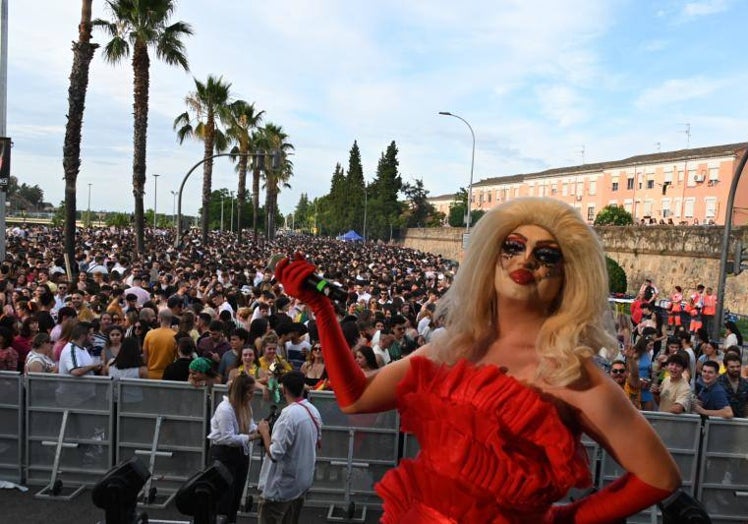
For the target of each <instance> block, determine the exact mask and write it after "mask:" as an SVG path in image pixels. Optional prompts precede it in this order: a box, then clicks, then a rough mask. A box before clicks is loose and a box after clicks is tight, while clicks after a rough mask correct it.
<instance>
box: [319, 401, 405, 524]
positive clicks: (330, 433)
mask: <svg viewBox="0 0 748 524" xmlns="http://www.w3.org/2000/svg"><path fill="white" fill-rule="evenodd" d="M309 399H310V401H311V402H312V403H313V404H314V405H315V406H316V407H317V409H318V410H319V412H320V415H321V416H322V422H323V430H322V435H323V437H322V450H321V451H319V452H318V453H317V471H316V473H315V475H316V476H315V482H314V484H313V485H312V488H311V490H310V492H309V495H308V496H307V500H308V501H309V504H310V505H325V504H329V505H330V511H329V513H328V520H338V519H341V520H344V519H348V520H355V521H361V522H363V521H364V520H365V518H366V513H365V507H366V506H368V505H377V506H378V505H380V504H381V500H380V499H379V497H378V496H377V495H376V493H375V492H374V484H375V483H377V482H379V480H381V478H382V477H383V476H384V474H385V473H386V472H387V471H388V470H389V469H391V468H392V467H394V466H396V465H397V462H398V440H399V438H400V417H399V415H398V413H397V411H394V410H393V411H386V412H383V413H371V414H361V415H347V414H345V413H343V412H342V411H341V410H340V408H339V407H338V403H337V401H336V400H335V395H334V394H333V393H332V392H329V391H313V392H311V393H310V395H309ZM341 496H342V498H343V501H344V502H343V507H342V510H343V511H342V515H344V516H337V513H338V512H337V510H338V509H341V508H339V507H337V506H336V504H337V503H339V502H340V500H341ZM356 505H358V506H359V507H361V508H362V512H361V513H360V514H359V515H358V516H357V517H355V518H354V514H355V513H356V509H355V506H356Z"/></svg>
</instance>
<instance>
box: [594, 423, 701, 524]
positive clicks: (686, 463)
mask: <svg viewBox="0 0 748 524" xmlns="http://www.w3.org/2000/svg"><path fill="white" fill-rule="evenodd" d="M642 414H643V415H644V417H645V418H646V419H647V420H648V421H649V423H650V424H652V427H653V428H654V430H655V431H656V432H657V434H658V435H659V436H660V438H661V439H662V441H663V443H664V444H665V447H667V448H668V450H670V453H671V454H672V455H673V459H675V463H676V464H677V465H678V469H679V470H680V474H681V477H682V478H683V490H684V491H686V492H688V493H690V494H692V495H695V493H694V486H695V485H696V479H697V468H698V465H699V462H698V452H699V440H700V438H701V417H700V416H699V415H689V414H682V415H673V414H669V413H657V412H651V411H645V412H643V413H642ZM623 473H624V470H623V468H621V466H620V465H619V464H618V463H617V462H616V461H615V459H614V458H613V457H611V456H610V455H609V454H608V453H607V452H605V450H603V453H602V460H601V468H600V477H599V479H598V487H600V488H602V487H603V486H605V485H607V484H610V483H611V482H613V481H614V480H616V479H617V478H618V477H620V476H621V475H623ZM658 519H660V520H661V515H660V512H659V510H658V509H657V507H656V506H652V507H650V508H648V509H646V510H644V511H642V512H641V513H639V514H638V515H634V516H632V517H629V518H628V519H627V522H629V523H630V524H636V523H648V522H658Z"/></svg>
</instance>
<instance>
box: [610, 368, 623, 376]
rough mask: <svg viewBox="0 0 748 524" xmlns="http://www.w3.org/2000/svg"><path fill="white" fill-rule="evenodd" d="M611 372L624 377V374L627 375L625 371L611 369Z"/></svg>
mask: <svg viewBox="0 0 748 524" xmlns="http://www.w3.org/2000/svg"><path fill="white" fill-rule="evenodd" d="M610 372H611V373H613V374H614V375H623V374H624V373H626V370H625V369H611V370H610Z"/></svg>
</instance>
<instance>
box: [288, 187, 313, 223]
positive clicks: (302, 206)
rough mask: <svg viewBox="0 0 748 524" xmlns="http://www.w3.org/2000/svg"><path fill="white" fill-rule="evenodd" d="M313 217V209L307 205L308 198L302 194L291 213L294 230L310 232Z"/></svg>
mask: <svg viewBox="0 0 748 524" xmlns="http://www.w3.org/2000/svg"><path fill="white" fill-rule="evenodd" d="M313 216H314V207H313V206H312V205H311V204H310V203H309V196H308V195H307V194H306V193H302V194H301V196H300V197H299V202H298V203H297V204H296V208H295V209H294V212H293V217H294V218H293V222H294V228H295V229H298V230H303V231H307V232H308V231H311V228H312V225H313V222H312V220H313Z"/></svg>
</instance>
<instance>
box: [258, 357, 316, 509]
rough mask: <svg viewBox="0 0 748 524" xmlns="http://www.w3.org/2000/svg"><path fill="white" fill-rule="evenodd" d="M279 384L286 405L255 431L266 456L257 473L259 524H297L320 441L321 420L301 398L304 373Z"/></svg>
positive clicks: (292, 374)
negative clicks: (273, 420)
mask: <svg viewBox="0 0 748 524" xmlns="http://www.w3.org/2000/svg"><path fill="white" fill-rule="evenodd" d="M279 382H280V383H281V385H282V386H283V393H284V395H285V397H286V401H287V402H288V405H287V406H286V407H285V408H283V411H281V414H280V416H279V417H278V420H277V421H276V422H275V425H274V426H273V434H272V438H271V435H270V426H269V424H268V421H267V420H263V421H261V422H260V423H259V425H258V427H257V430H258V431H259V433H260V435H261V437H262V442H263V445H264V446H265V450H266V452H267V457H265V461H264V462H263V463H262V470H261V471H260V479H261V481H260V484H261V485H260V486H258V487H259V488H260V489H261V491H262V496H261V498H260V504H259V509H258V512H257V521H258V522H259V524H270V523H276V522H283V523H284V524H296V523H298V522H299V516H300V514H301V508H302V506H303V505H304V494H305V493H306V492H307V490H308V489H309V488H310V487H312V481H313V480H314V464H315V461H316V460H317V447H318V446H319V445H320V444H321V442H322V418H321V417H320V414H319V411H317V408H315V407H314V405H312V404H311V403H310V402H309V401H308V400H306V399H305V398H304V374H303V373H301V372H299V371H289V372H288V373H286V374H285V375H283V376H282V377H281V378H280V379H279Z"/></svg>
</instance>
